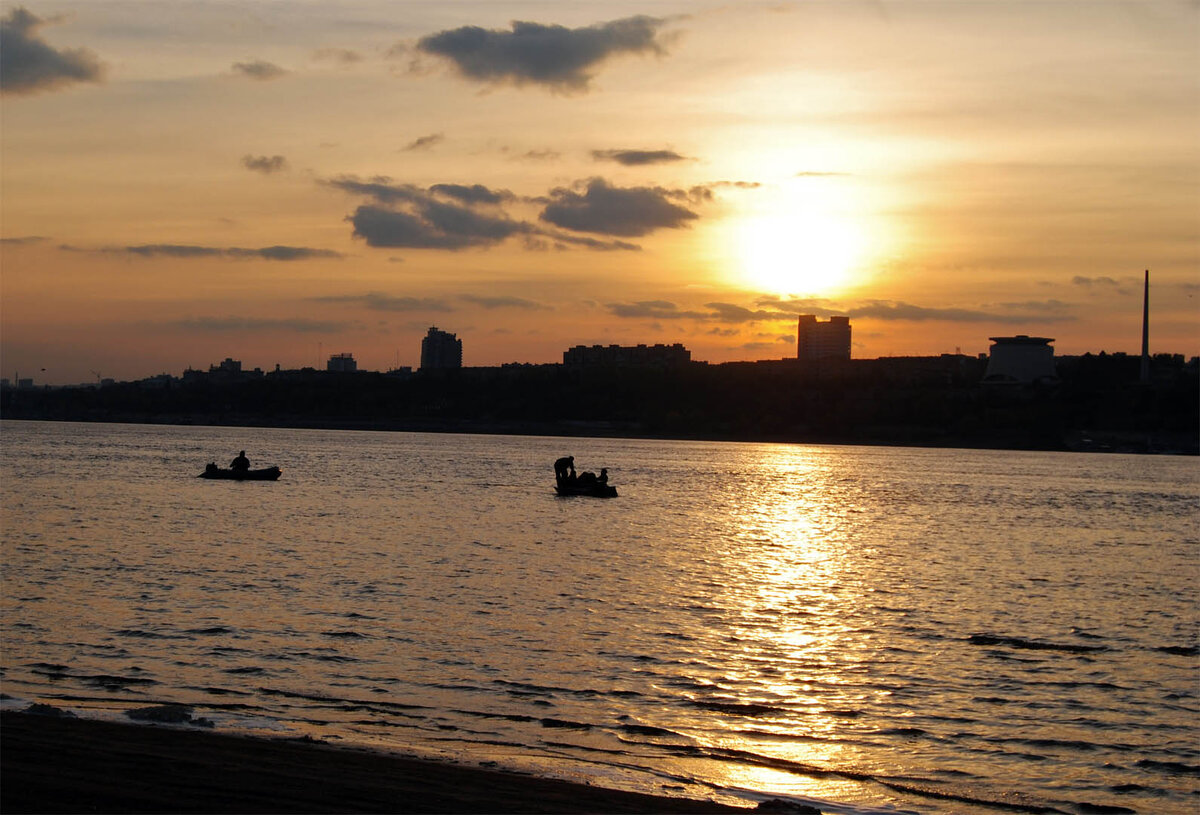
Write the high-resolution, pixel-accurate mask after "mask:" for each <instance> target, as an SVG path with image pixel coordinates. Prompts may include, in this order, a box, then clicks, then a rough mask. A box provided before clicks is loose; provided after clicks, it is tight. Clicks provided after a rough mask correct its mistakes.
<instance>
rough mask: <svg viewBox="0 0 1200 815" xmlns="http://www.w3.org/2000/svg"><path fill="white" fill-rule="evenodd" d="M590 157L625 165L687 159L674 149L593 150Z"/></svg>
mask: <svg viewBox="0 0 1200 815" xmlns="http://www.w3.org/2000/svg"><path fill="white" fill-rule="evenodd" d="M592 158H593V159H595V160H596V161H615V162H617V163H618V164H624V165H625V166H626V167H640V166H642V165H646V164H669V163H670V162H673V161H687V158H686V157H684V156H681V155H679V154H678V153H676V152H675V151H674V150H593V151H592Z"/></svg>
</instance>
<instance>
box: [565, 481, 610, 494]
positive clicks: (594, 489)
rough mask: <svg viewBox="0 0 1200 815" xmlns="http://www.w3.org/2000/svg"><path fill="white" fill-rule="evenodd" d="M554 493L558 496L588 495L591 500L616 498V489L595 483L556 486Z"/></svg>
mask: <svg viewBox="0 0 1200 815" xmlns="http://www.w3.org/2000/svg"><path fill="white" fill-rule="evenodd" d="M554 491H555V492H557V493H558V494H559V495H562V496H568V495H590V496H591V497H593V498H616V497H617V488H616V487H610V486H609V485H608V484H601V483H600V482H599V481H596V482H594V483H591V484H556V485H555V487H554Z"/></svg>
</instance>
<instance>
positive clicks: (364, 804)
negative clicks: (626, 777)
mask: <svg viewBox="0 0 1200 815" xmlns="http://www.w3.org/2000/svg"><path fill="white" fill-rule="evenodd" d="M0 809H2V810H3V811H4V812H6V813H35V812H38V813H41V812H62V813H75V812H137V813H149V812H154V813H161V812H181V813H182V812H196V813H260V812H274V813H278V812H288V813H292V812H295V813H300V812H314V813H334V812H362V813H365V812H380V813H405V812H426V813H437V812H441V813H470V812H489V813H564V815H569V814H571V813H592V812H605V813H659V812H662V813H685V812H691V813H714V814H715V813H745V812H747V811H748V810H749V808H748V807H747V808H740V807H732V806H725V805H723V804H718V803H715V802H713V801H701V800H692V799H686V798H673V797H668V796H655V795H647V794H642V793H634V792H624V791H620V790H610V789H605V788H601V787H593V786H590V785H585V784H575V783H570V782H567V781H558V780H554V779H549V778H539V777H535V776H527V775H519V774H516V773H507V772H499V771H495V770H489V769H483V768H478V767H469V766H464V765H456V764H451V763H448V762H438V761H427V760H421V759H415V758H405V757H401V756H397V755H390V754H386V753H380V752H369V751H365V750H363V751H360V750H353V749H349V748H341V747H331V746H329V745H327V744H323V743H320V742H304V741H298V740H294V739H262V738H250V737H242V736H231V735H227V734H220V733H211V732H204V731H199V730H182V729H177V728H168V727H161V726H154V725H136V724H116V723H112V722H102V721H95V720H86V719H77V718H67V717H55V716H42V715H32V714H28V713H20V712H13V711H5V712H3V713H2V714H0ZM792 811H796V812H799V811H800V810H792Z"/></svg>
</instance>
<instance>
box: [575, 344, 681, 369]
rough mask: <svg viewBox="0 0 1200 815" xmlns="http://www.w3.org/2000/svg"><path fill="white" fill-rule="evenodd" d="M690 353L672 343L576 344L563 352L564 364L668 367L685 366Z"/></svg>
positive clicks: (579, 365)
mask: <svg viewBox="0 0 1200 815" xmlns="http://www.w3.org/2000/svg"><path fill="white" fill-rule="evenodd" d="M691 361H692V352H691V351H689V350H688V349H686V348H684V347H683V345H682V344H680V343H675V344H673V345H644V344H643V345H576V346H575V347H573V348H568V349H567V350H566V351H563V365H568V366H572V367H584V366H602V365H603V366H614V367H634V366H642V367H667V366H671V365H686V364H687V363H689V362H691Z"/></svg>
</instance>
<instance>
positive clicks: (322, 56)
mask: <svg viewBox="0 0 1200 815" xmlns="http://www.w3.org/2000/svg"><path fill="white" fill-rule="evenodd" d="M313 59H315V60H318V61H321V62H336V63H338V64H339V65H353V64H355V63H357V62H362V59H363V57H362V54H360V53H358V52H357V51H351V50H349V49H348V48H320V49H318V50H316V51H314V52H313Z"/></svg>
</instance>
